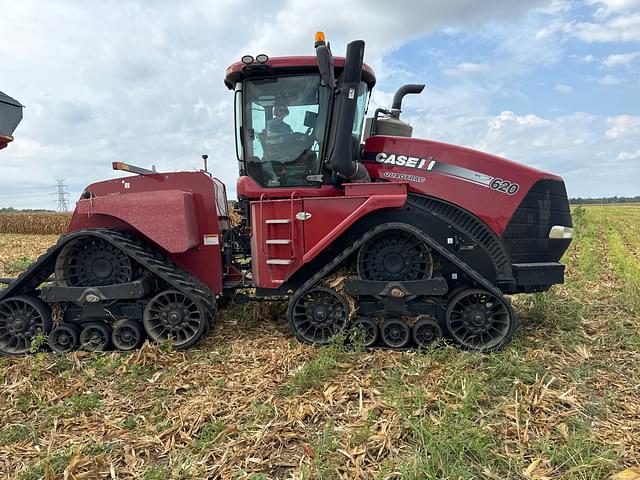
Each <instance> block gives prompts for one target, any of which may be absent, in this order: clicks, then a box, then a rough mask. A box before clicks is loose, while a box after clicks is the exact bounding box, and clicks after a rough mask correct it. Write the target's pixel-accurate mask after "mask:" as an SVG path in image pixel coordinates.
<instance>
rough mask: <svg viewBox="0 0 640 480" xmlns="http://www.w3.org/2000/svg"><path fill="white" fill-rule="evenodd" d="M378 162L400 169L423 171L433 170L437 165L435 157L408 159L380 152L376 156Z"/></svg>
mask: <svg viewBox="0 0 640 480" xmlns="http://www.w3.org/2000/svg"><path fill="white" fill-rule="evenodd" d="M376 162H378V163H388V164H390V165H397V166H398V167H410V168H420V169H423V170H431V169H432V168H433V166H434V165H435V164H436V161H435V160H434V159H433V157H427V158H418V157H408V156H406V155H396V154H395V153H386V152H380V153H378V154H377V155H376Z"/></svg>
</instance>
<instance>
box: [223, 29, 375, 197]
mask: <svg viewBox="0 0 640 480" xmlns="http://www.w3.org/2000/svg"><path fill="white" fill-rule="evenodd" d="M363 50H364V42H359V41H356V42H352V43H351V44H349V48H348V51H347V57H346V58H340V57H337V58H335V59H334V58H333V57H332V56H331V52H330V51H329V49H328V45H326V44H325V43H324V39H321V40H318V39H316V51H317V52H318V56H316V57H312V56H309V57H279V58H272V59H269V58H268V57H267V56H266V55H258V56H257V57H256V58H255V59H254V58H253V57H252V56H250V55H246V56H244V57H243V58H242V60H241V61H240V62H237V63H235V64H233V65H231V66H230V67H229V68H228V69H227V74H226V77H225V84H226V85H227V87H228V88H230V89H233V90H234V91H235V131H236V153H237V158H238V161H239V169H240V179H239V181H238V192H239V194H243V193H246V192H245V190H247V188H246V187H247V185H249V186H250V188H249V190H251V191H252V192H253V193H254V195H258V194H259V195H258V196H260V195H262V193H268V194H269V195H270V196H272V197H273V196H279V195H278V193H277V192H279V191H282V192H283V195H287V196H288V192H289V191H290V190H291V189H292V188H295V189H297V190H299V189H300V188H303V187H310V188H311V189H317V187H321V186H323V185H331V184H336V183H339V181H340V179H349V180H352V181H353V180H354V179H355V178H356V177H358V178H359V179H363V178H366V179H367V180H368V176H367V174H366V170H365V169H364V168H362V167H360V168H358V167H355V168H354V167H353V166H354V165H355V164H356V163H357V162H356V160H357V155H358V151H359V145H360V138H361V135H362V126H363V123H364V116H365V110H366V106H367V100H368V97H369V94H370V92H371V89H372V88H373V86H374V84H375V76H374V73H373V70H372V69H371V68H370V67H368V66H367V65H364V64H363V63H362V52H363ZM342 92H344V94H342ZM345 127H348V128H345ZM336 160H337V162H336ZM338 177H340V178H338ZM254 195H251V194H247V195H243V196H245V197H247V198H252V197H253V196H254Z"/></svg>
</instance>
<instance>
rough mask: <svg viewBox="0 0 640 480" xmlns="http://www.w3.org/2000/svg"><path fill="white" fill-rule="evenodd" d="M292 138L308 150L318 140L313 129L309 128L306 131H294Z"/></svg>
mask: <svg viewBox="0 0 640 480" xmlns="http://www.w3.org/2000/svg"><path fill="white" fill-rule="evenodd" d="M291 140H292V141H294V142H299V143H302V145H303V147H304V149H305V150H307V149H309V148H311V147H312V146H313V143H314V142H315V141H316V136H315V132H314V131H313V130H311V131H309V129H307V131H306V132H304V133H302V132H293V133H292V134H291Z"/></svg>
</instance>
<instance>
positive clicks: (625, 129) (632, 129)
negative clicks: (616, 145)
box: [606, 115, 640, 139]
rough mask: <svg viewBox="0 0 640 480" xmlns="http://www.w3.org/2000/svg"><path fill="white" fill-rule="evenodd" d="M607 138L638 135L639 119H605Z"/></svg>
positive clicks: (623, 116) (633, 117) (624, 116)
mask: <svg viewBox="0 0 640 480" xmlns="http://www.w3.org/2000/svg"><path fill="white" fill-rule="evenodd" d="M607 126H608V127H609V128H608V129H607V133H606V136H607V138H611V139H616V138H621V137H625V136H630V135H640V117H636V116H633V115H618V116H616V117H608V118H607Z"/></svg>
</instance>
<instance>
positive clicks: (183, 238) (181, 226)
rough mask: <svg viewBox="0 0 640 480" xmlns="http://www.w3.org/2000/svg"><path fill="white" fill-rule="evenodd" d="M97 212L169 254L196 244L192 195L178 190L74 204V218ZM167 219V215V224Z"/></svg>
mask: <svg viewBox="0 0 640 480" xmlns="http://www.w3.org/2000/svg"><path fill="white" fill-rule="evenodd" d="M96 214H101V215H106V216H110V217H116V218H119V219H120V220H122V221H123V222H124V223H126V224H128V225H130V226H131V227H132V228H133V229H134V230H135V231H137V232H139V233H141V234H142V235H143V236H145V237H147V238H152V239H153V241H154V242H155V243H157V244H158V245H159V246H160V247H162V248H163V249H164V250H166V251H167V252H169V253H183V252H186V251H187V250H189V249H191V248H193V247H197V246H198V225H197V224H196V209H195V202H194V200H193V194H192V193H190V192H185V191H182V190H164V191H155V192H136V193H127V194H121V195H107V196H105V197H96V198H92V199H87V200H79V201H78V203H77V204H76V211H75V215H76V216H77V217H80V216H84V215H86V216H87V218H89V217H91V216H92V215H96ZM167 218H171V222H170V223H169V224H167V223H166V220H167Z"/></svg>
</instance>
